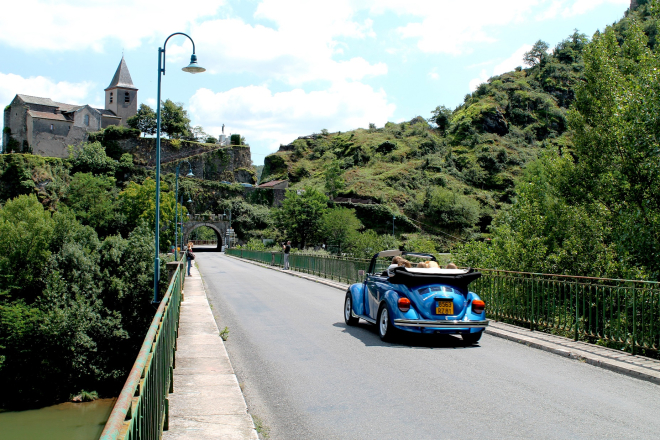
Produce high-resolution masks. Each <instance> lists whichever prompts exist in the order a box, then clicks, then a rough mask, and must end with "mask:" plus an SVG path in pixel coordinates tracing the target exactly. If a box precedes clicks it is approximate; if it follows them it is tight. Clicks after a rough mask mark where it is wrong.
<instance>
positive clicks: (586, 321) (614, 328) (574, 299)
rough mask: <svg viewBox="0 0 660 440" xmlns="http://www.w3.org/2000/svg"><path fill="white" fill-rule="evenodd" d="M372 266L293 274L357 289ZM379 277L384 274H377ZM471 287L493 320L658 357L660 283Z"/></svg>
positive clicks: (258, 254)
mask: <svg viewBox="0 0 660 440" xmlns="http://www.w3.org/2000/svg"><path fill="white" fill-rule="evenodd" d="M227 253H229V254H230V255H235V256H239V257H243V258H247V259H250V260H255V261H260V262H262V263H266V264H273V265H276V266H282V263H283V258H282V257H283V254H282V253H281V252H277V253H271V252H262V251H248V250H241V249H229V250H228V251H227ZM368 264H369V261H368V260H358V259H349V258H336V257H321V256H311V255H301V254H291V256H290V258H289V265H290V268H291V269H293V270H297V271H301V272H306V273H310V274H314V275H317V276H321V277H324V278H330V279H335V280H338V281H342V282H346V283H353V282H358V281H361V280H360V277H359V276H358V270H361V269H362V270H366V269H367V267H368ZM377 270H378V271H380V270H383V269H382V268H377ZM478 270H479V271H481V272H482V274H483V276H482V277H481V278H479V279H478V280H476V281H475V282H473V283H472V284H471V285H470V289H471V290H473V291H475V292H477V293H479V295H480V296H481V297H482V298H483V299H484V301H486V305H487V308H486V310H487V314H488V317H489V318H491V319H494V320H497V321H505V322H509V323H512V324H515V325H519V326H523V327H527V328H530V329H532V330H544V331H548V332H551V333H554V334H558V335H562V336H565V337H570V338H573V339H574V340H576V341H577V340H583V341H588V342H595V343H599V344H603V345H607V346H611V347H615V348H620V349H623V350H626V351H630V352H632V353H633V354H637V353H640V352H641V354H645V355H651V356H657V355H658V351H659V348H660V283H658V282H653V281H637V280H617V279H607V278H592V277H578V276H570V275H552V274H539V273H528V272H513V271H505V270H493V269H478Z"/></svg>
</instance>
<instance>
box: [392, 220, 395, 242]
mask: <svg viewBox="0 0 660 440" xmlns="http://www.w3.org/2000/svg"><path fill="white" fill-rule="evenodd" d="M394 220H396V217H395V216H392V237H394Z"/></svg>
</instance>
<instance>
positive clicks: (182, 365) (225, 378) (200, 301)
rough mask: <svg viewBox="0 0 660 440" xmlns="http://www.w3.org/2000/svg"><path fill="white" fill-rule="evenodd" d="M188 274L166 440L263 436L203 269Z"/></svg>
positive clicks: (165, 433)
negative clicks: (211, 301) (257, 428)
mask: <svg viewBox="0 0 660 440" xmlns="http://www.w3.org/2000/svg"><path fill="white" fill-rule="evenodd" d="M191 273H192V276H191V277H186V281H185V286H184V301H183V302H182V303H181V318H180V321H179V337H178V339H177V351H176V359H175V361H176V362H175V368H174V393H171V394H170V395H169V402H170V421H169V430H168V431H165V432H163V437H162V438H163V439H164V440H180V439H181V440H183V439H195V440H196V439H199V440H205V439H219V438H222V439H229V440H234V439H236V440H239V439H240V440H243V439H251V440H256V439H258V436H257V432H256V431H255V429H254V424H253V423H252V418H251V417H250V415H249V414H248V413H247V406H246V404H245V399H244V397H243V393H242V392H241V389H240V387H239V386H238V381H237V380H236V375H235V374H234V370H233V368H232V366H231V362H230V361H229V357H228V356H227V351H226V350H225V345H224V343H223V341H222V339H221V338H220V335H219V331H218V327H217V325H216V323H215V320H214V319H213V314H212V312H211V308H210V307H209V302H208V300H207V298H206V292H205V290H204V286H203V284H202V278H201V276H200V274H199V271H198V270H197V268H195V267H193V268H192V270H191Z"/></svg>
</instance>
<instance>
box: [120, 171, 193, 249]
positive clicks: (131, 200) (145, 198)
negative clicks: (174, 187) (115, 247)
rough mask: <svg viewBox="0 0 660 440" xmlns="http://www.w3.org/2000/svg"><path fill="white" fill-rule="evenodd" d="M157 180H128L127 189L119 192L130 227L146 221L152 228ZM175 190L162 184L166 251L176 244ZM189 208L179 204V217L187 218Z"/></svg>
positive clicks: (162, 245)
mask: <svg viewBox="0 0 660 440" xmlns="http://www.w3.org/2000/svg"><path fill="white" fill-rule="evenodd" d="M155 194H156V182H155V181H154V180H153V179H151V178H147V179H146V180H145V181H144V183H142V184H139V183H135V182H128V185H127V186H126V189H124V190H123V191H122V192H120V193H119V202H120V210H121V212H122V213H123V214H124V215H125V217H126V224H127V227H128V228H129V229H133V228H135V227H137V226H139V225H140V224H141V223H142V222H144V223H146V224H147V225H148V226H149V227H150V228H151V229H153V228H154V227H155V222H156V198H155ZM174 209H175V201H174V192H173V191H168V188H167V186H166V185H161V194H160V224H161V230H160V250H161V252H162V251H166V250H167V249H169V247H170V246H172V245H173V244H174V233H175V230H174V217H175V212H174ZM187 213H188V210H187V209H186V208H185V207H184V206H183V205H181V204H179V216H180V217H179V218H185V216H186V214H187Z"/></svg>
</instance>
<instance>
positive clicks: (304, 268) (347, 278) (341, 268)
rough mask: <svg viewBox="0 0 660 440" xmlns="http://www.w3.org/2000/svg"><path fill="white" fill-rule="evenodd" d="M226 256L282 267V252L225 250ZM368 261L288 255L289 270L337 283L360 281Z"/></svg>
mask: <svg viewBox="0 0 660 440" xmlns="http://www.w3.org/2000/svg"><path fill="white" fill-rule="evenodd" d="M227 254H229V255H234V256H236V257H241V258H246V259H248V260H254V261H258V262H260V263H265V264H270V265H272V266H279V267H282V266H283V265H284V254H283V253H282V252H264V251H249V250H246V249H227ZM368 267H369V260H361V259H357V258H342V257H321V256H317V255H305V254H289V268H290V269H292V270H296V271H298V272H304V273H308V274H312V275H317V276H320V277H323V278H328V279H331V280H336V281H339V282H346V283H354V282H358V281H360V276H359V275H358V271H360V270H367V268H368Z"/></svg>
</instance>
